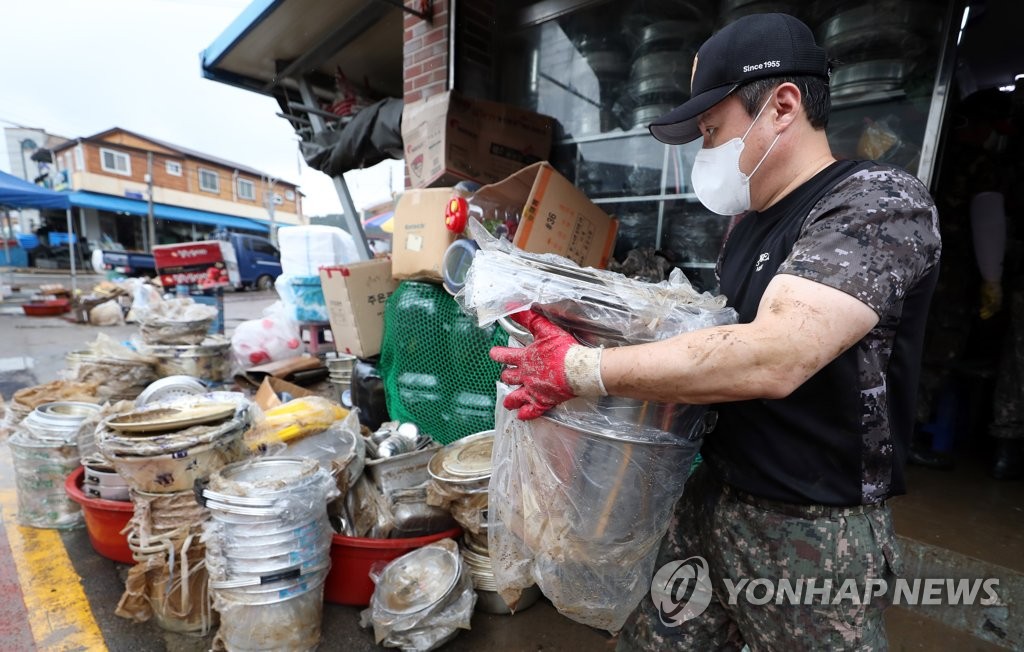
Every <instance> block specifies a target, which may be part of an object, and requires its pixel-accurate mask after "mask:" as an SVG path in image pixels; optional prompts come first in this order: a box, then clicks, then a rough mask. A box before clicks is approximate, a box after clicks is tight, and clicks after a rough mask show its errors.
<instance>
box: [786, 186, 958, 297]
mask: <svg viewBox="0 0 1024 652" xmlns="http://www.w3.org/2000/svg"><path fill="white" fill-rule="evenodd" d="M940 249H941V244H940V239H939V222H938V212H937V211H936V209H935V203H934V201H932V198H931V196H930V195H929V194H928V190H927V189H926V188H925V187H924V184H922V183H921V182H920V181H919V180H918V179H917V178H916V177H913V176H911V175H910V174H909V173H907V172H904V171H902V170H899V169H896V168H890V167H885V166H874V167H871V168H868V169H866V170H861V171H859V172H857V173H855V174H853V175H851V176H850V177H848V178H847V179H844V180H843V181H841V182H840V183H839V184H838V185H837V186H836V187H835V188H834V189H833V190H832V192H830V193H829V194H828V195H826V196H825V197H824V198H822V200H821V201H819V202H818V204H817V205H815V207H814V208H813V209H812V210H811V212H810V214H809V215H808V218H807V220H806V221H805V222H804V226H803V228H802V229H801V232H800V236H799V237H798V238H797V241H796V243H795V244H794V245H793V249H792V251H791V252H790V254H789V256H788V257H787V258H786V260H785V261H784V262H783V263H782V265H781V266H780V267H779V270H778V273H780V274H793V275H795V276H801V277H803V278H807V279H810V280H812V281H817V282H819V283H823V284H825V285H828V286H830V287H834V288H836V289H837V290H842V291H843V292H846V293H847V294H849V295H851V296H853V297H855V298H857V299H859V300H860V301H862V302H864V304H865V305H867V306H868V307H870V308H871V309H872V310H874V311H875V312H876V313H877V314H878V315H879V316H882V315H885V314H886V313H887V312H888V311H889V308H891V307H892V306H893V305H895V304H897V303H899V302H900V301H902V299H903V297H904V296H905V295H906V293H907V292H908V291H909V289H910V288H911V287H912V286H913V285H914V284H915V283H916V282H917V280H918V279H920V278H921V277H922V276H923V275H924V274H925V272H927V271H928V270H929V269H931V267H932V266H934V265H935V264H936V263H938V261H939V253H940Z"/></svg>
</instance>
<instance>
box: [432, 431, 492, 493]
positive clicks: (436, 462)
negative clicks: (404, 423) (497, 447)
mask: <svg viewBox="0 0 1024 652" xmlns="http://www.w3.org/2000/svg"><path fill="white" fill-rule="evenodd" d="M493 448H494V431H493V430H485V431H483V432H478V433H476V434H475V435H470V436H468V437H464V438H462V439H460V440H458V441H456V442H453V443H451V444H448V445H447V446H445V447H444V448H442V449H441V450H439V451H437V453H435V454H434V456H433V457H432V458H430V462H429V464H427V472H428V473H430V476H431V477H432V478H434V479H435V480H437V481H439V482H451V483H456V484H458V483H469V482H479V481H480V480H486V479H487V478H489V477H491V451H492V449H493Z"/></svg>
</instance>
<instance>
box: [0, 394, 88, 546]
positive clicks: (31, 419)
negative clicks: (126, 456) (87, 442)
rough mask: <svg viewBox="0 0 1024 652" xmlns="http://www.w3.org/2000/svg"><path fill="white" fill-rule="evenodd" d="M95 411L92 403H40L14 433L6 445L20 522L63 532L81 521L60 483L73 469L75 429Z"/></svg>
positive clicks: (80, 515)
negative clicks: (11, 466) (10, 461)
mask: <svg viewBox="0 0 1024 652" xmlns="http://www.w3.org/2000/svg"><path fill="white" fill-rule="evenodd" d="M99 409H100V407H99V406H98V405H93V404H92V403H79V402H73V401H61V402H55V403H44V404H43V405H40V406H39V407H37V408H35V409H34V410H32V412H30V413H29V414H28V416H27V417H25V418H24V419H23V420H22V422H21V424H19V426H18V427H17V428H16V429H15V432H14V434H13V435H12V436H11V438H10V440H9V444H10V447H11V454H12V457H13V462H14V480H15V486H16V488H17V494H18V522H19V523H21V524H22V525H29V526H32V527H39V528H57V529H67V528H73V527H77V526H79V525H81V524H82V523H83V522H84V521H83V517H82V512H81V508H79V506H78V504H77V503H74V502H72V501H71V500H70V499H69V498H68V497H67V495H66V494H65V492H64V479H65V478H66V477H67V476H68V475H69V474H70V473H71V472H72V471H74V470H75V469H76V468H78V463H79V452H78V444H77V434H78V431H79V427H80V426H81V425H82V423H83V422H84V421H86V420H87V419H88V418H89V417H91V416H94V415H95V414H97V413H98V412H99Z"/></svg>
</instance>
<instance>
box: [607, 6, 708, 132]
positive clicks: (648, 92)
mask: <svg viewBox="0 0 1024 652" xmlns="http://www.w3.org/2000/svg"><path fill="white" fill-rule="evenodd" d="M706 37H707V29H706V27H705V26H703V25H702V24H700V23H693V22H689V21H679V20H661V21H657V22H653V23H650V24H648V25H646V26H644V27H643V28H642V29H641V30H640V33H639V37H638V44H637V48H636V51H635V55H634V58H633V65H632V66H631V68H630V73H629V83H628V84H626V96H627V99H626V100H625V101H624V104H626V105H628V106H632V107H633V113H632V116H633V117H632V125H631V126H632V128H634V129H639V128H641V127H646V126H647V125H648V124H649V123H650V122H651V121H652V120H654V119H655V118H657V117H659V116H661V115H662V114H664V113H667V112H668V111H671V110H672V109H673V108H674V107H676V106H678V105H679V104H682V103H683V102H685V101H686V99H687V98H688V97H689V95H690V92H689V89H690V72H691V69H692V67H693V56H694V54H696V52H697V48H698V47H699V46H700V44H701V42H702V41H703V40H704V38H706Z"/></svg>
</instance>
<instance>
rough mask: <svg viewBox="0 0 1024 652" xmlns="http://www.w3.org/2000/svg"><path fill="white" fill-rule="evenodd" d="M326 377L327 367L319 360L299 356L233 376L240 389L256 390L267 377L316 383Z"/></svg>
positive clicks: (308, 356)
mask: <svg viewBox="0 0 1024 652" xmlns="http://www.w3.org/2000/svg"><path fill="white" fill-rule="evenodd" d="M327 375H328V371H327V367H325V366H324V364H323V363H322V362H321V361H320V358H317V357H316V356H310V355H300V356H298V357H295V358H287V359H285V360H278V361H277V362H268V363H267V364H261V365H258V366H256V367H250V368H249V369H246V370H245V371H243V372H240V373H238V374H235V382H236V383H238V384H239V385H240V386H242V387H249V388H250V389H256V388H258V387H259V386H260V384H262V382H263V379H264V378H266V377H268V376H273V377H275V378H281V379H283V380H292V381H299V382H316V381H318V380H323V379H324V378H326V377H327Z"/></svg>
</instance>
